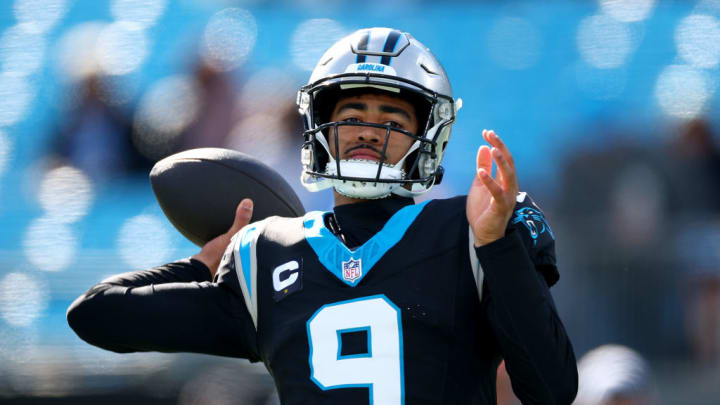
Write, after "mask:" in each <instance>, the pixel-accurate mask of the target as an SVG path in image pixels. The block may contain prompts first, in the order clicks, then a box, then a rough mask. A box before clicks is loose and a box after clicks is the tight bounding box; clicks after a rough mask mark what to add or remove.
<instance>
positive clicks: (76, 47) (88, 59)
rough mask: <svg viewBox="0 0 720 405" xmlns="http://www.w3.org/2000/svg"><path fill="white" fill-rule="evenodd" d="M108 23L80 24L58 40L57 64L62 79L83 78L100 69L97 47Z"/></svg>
mask: <svg viewBox="0 0 720 405" xmlns="http://www.w3.org/2000/svg"><path fill="white" fill-rule="evenodd" d="M106 25H107V24H105V23H102V22H96V21H93V22H86V23H82V24H78V25H75V26H73V27H72V28H71V29H70V30H68V31H67V32H66V33H65V34H63V36H62V37H61V38H60V39H59V40H58V42H57V45H56V54H55V59H56V63H55V65H56V68H57V70H58V73H59V76H60V77H61V78H62V79H67V80H70V81H75V80H82V79H84V78H86V77H88V76H89V75H91V74H94V73H96V72H97V71H98V64H97V57H96V53H95V49H96V48H97V39H98V37H99V36H100V33H101V32H102V31H103V28H104V27H105V26H106Z"/></svg>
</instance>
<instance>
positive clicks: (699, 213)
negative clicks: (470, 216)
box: [0, 8, 720, 405]
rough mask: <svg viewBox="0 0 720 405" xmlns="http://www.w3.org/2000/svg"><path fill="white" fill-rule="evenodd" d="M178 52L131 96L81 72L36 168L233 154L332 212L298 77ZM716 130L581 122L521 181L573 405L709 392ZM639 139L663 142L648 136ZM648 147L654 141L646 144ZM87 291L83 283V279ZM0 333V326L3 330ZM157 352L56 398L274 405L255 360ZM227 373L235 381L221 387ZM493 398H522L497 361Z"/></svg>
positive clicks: (718, 318)
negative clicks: (547, 260) (569, 344)
mask: <svg viewBox="0 0 720 405" xmlns="http://www.w3.org/2000/svg"><path fill="white" fill-rule="evenodd" d="M719 9H720V8H719ZM719 29H720V28H719ZM90 34H91V35H92V32H90ZM188 54H192V55H194V56H193V57H192V58H191V59H190V62H189V63H188V65H187V67H186V69H185V70H186V72H183V73H182V74H177V75H174V76H170V77H167V78H165V79H163V82H162V83H158V84H157V85H156V86H155V90H154V91H150V92H148V94H147V95H146V97H143V98H142V99H140V100H138V101H134V102H128V101H127V98H126V97H125V92H126V90H127V89H126V87H127V86H132V84H131V83H125V82H123V81H122V80H121V79H118V78H122V76H118V75H112V74H108V73H107V72H103V71H102V70H101V69H89V70H83V72H82V74H78V75H76V76H75V77H74V79H73V81H72V82H71V83H69V84H67V87H66V91H63V93H62V94H61V95H59V96H58V97H59V100H58V104H62V105H63V114H61V115H59V117H61V118H60V119H59V120H58V121H57V122H54V123H53V125H52V126H51V130H50V132H51V135H50V137H49V138H50V139H51V141H49V142H47V143H45V144H44V147H45V148H46V149H45V150H43V151H42V152H41V155H42V162H43V165H44V167H43V170H46V171H49V170H51V169H53V168H58V167H63V166H71V167H73V168H76V169H79V170H80V171H82V172H83V173H84V174H85V175H86V176H88V178H89V179H90V181H91V182H92V184H94V185H95V186H96V187H99V189H100V190H102V187H103V185H106V184H110V183H112V182H115V181H118V180H123V179H128V178H135V179H136V178H142V179H143V181H145V179H146V177H147V174H148V172H149V170H150V168H151V167H152V165H153V164H154V163H155V162H157V161H158V160H160V159H162V158H163V157H166V156H169V155H171V154H173V153H176V152H179V151H183V150H187V149H190V148H199V147H221V148H231V149H235V150H238V151H241V152H245V153H248V154H250V155H252V156H254V157H256V158H258V159H260V160H262V161H263V162H265V163H267V164H268V165H270V166H271V167H273V168H274V169H276V170H277V171H278V172H280V173H281V174H282V175H283V177H285V178H286V179H287V180H288V183H290V184H291V185H292V186H293V188H294V189H295V191H296V192H297V193H298V195H299V196H300V198H301V200H302V201H303V203H304V205H305V207H306V209H308V210H311V209H327V208H329V207H330V205H329V204H330V201H331V200H330V198H329V196H328V195H327V194H325V193H320V194H313V193H309V192H307V191H306V190H305V189H304V188H302V186H301V185H300V183H299V181H298V179H299V174H300V162H299V160H300V153H299V151H300V145H301V143H302V141H303V139H302V136H301V133H302V123H301V121H300V117H299V115H298V114H297V108H296V106H295V93H296V91H297V88H298V86H299V85H301V84H303V83H302V82H303V81H304V80H305V77H304V76H303V77H298V76H297V72H295V71H292V70H290V69H288V70H283V69H278V68H272V69H265V70H260V71H252V70H250V69H247V70H245V69H244V68H243V67H238V66H239V65H237V64H236V65H228V64H227V63H226V62H227V61H224V62H223V60H221V59H222V58H220V59H218V58H219V57H218V56H217V55H214V54H213V53H212V52H202V51H188ZM463 119H464V118H463V114H462V113H461V114H460V120H463ZM716 122H717V121H715V120H714V117H712V116H711V115H710V114H708V115H702V114H699V115H696V116H692V117H688V118H684V119H674V120H667V121H664V122H663V123H661V124H659V125H658V127H657V128H660V130H658V129H657V128H652V129H649V128H641V127H636V126H631V125H628V126H625V127H622V126H621V125H614V124H615V123H613V122H604V123H603V125H598V124H595V123H590V122H587V123H581V124H579V125H578V124H575V127H573V128H572V129H568V131H572V132H576V134H575V136H576V137H580V136H582V137H588V138H593V139H599V140H600V141H597V142H592V143H580V144H579V146H574V147H571V148H566V150H565V153H564V155H563V156H560V157H559V158H558V161H557V162H555V163H554V164H555V167H556V168H557V169H556V172H557V173H560V175H559V176H558V178H556V179H552V183H553V184H555V186H554V187H553V188H552V190H554V191H553V192H552V193H550V192H548V191H547V189H544V188H543V184H542V182H540V183H538V182H535V183H533V184H529V185H528V189H527V191H530V192H531V193H532V194H533V195H534V196H540V197H539V198H537V197H536V198H535V199H536V200H538V201H539V202H540V205H541V207H542V208H543V210H544V211H545V213H546V216H547V217H548V219H549V222H550V225H551V226H552V227H553V231H554V234H555V236H556V239H557V241H558V243H557V250H558V261H559V268H560V274H561V279H560V282H559V284H558V285H557V287H554V288H553V294H554V297H555V300H556V304H557V306H558V308H559V313H560V315H561V316H562V317H563V321H564V323H565V325H566V326H567V328H568V332H569V335H570V337H571V339H572V341H573V344H574V346H575V351H576V355H577V357H578V359H579V364H578V366H579V371H580V391H579V393H578V398H577V400H576V402H575V403H576V404H577V405H650V404H659V403H682V402H675V401H682V397H673V396H672V395H673V392H675V391H677V393H678V394H677V395H678V396H680V395H682V393H684V392H687V390H683V389H680V388H678V389H677V390H673V389H669V388H667V387H668V385H672V384H678V387H679V385H680V384H683V383H685V382H687V381H689V380H694V383H697V384H701V383H702V382H703V381H707V384H706V385H702V387H703V388H707V387H710V388H711V389H714V390H715V391H714V392H717V382H718V381H720V145H719V142H720V128H717V126H716V125H717V124H716ZM618 128H621V129H618ZM478 129H479V128H478ZM496 129H497V130H498V131H499V132H501V133H502V128H496ZM646 131H654V132H659V133H653V134H652V135H651V136H648V135H649V134H648V133H646ZM578 134H582V135H578ZM0 135H2V134H0ZM454 136H455V137H458V136H462V134H458V133H455V135H454ZM649 138H651V139H653V140H654V141H653V142H647V140H648V139H649ZM0 141H2V138H1V137H0ZM511 141H512V140H511ZM517 143H520V142H517ZM511 144H512V142H511ZM0 146H2V145H1V144H0ZM2 152H3V151H2V150H1V148H0V155H1V154H2ZM449 159H452V156H450V157H449ZM0 163H2V162H0ZM448 177H449V176H447V175H446V178H445V182H446V184H444V185H443V187H442V188H440V189H439V190H436V191H435V192H434V194H433V196H434V197H438V198H442V197H450V196H452V194H455V193H459V192H462V190H463V189H464V187H465V185H466V184H467V182H466V181H465V180H466V179H453V178H448ZM521 188H523V186H522V173H521ZM533 188H536V189H533ZM158 264H160V263H158ZM0 275H1V274H0ZM91 284H92V280H87V286H88V287H89V286H90V285H91ZM2 333H3V329H2V325H0V337H2ZM8 347H9V346H8ZM0 355H5V354H4V353H0ZM165 356H168V358H169V360H167V362H168V366H167V367H164V368H163V370H162V371H156V370H154V371H152V372H147V373H144V372H143V371H142V370H137V376H139V377H137V376H136V377H137V378H135V379H131V378H127V376H118V375H113V376H105V377H106V378H107V379H109V380H111V381H110V382H108V381H105V380H102V379H103V378H104V377H103V375H102V371H100V372H98V373H85V374H83V375H80V376H77V378H78V382H76V383H75V385H74V386H73V390H69V391H62V396H67V397H71V398H74V399H73V400H72V401H73V402H72V403H94V402H97V401H99V400H102V403H107V404H112V403H126V402H128V401H132V402H134V403H136V405H139V404H142V403H145V402H143V401H146V402H147V403H151V402H152V403H154V404H159V403H179V404H183V405H189V404H218V405H223V404H278V403H279V401H278V399H277V397H276V395H275V392H274V388H273V385H272V381H271V380H270V377H269V376H268V375H267V374H266V373H265V372H264V371H263V370H262V367H260V366H257V365H248V364H247V363H246V362H245V361H236V360H229V359H217V358H209V357H203V356H194V355H191V356H182V355H180V356H176V355H165ZM0 358H2V356H0ZM28 373H30V372H28ZM30 374H32V373H30ZM229 375H232V376H233V378H232V379H227V377H228V376H229ZM21 376H24V377H23V378H28V379H29V378H36V376H31V375H24V374H22V375H21ZM16 377H17V376H16ZM16 377H13V374H12V373H11V372H9V371H7V370H6V369H4V368H3V366H2V365H0V402H2V401H4V400H5V399H7V400H8V401H9V402H8V403H30V401H31V400H32V399H33V389H28V390H27V391H22V390H18V389H17V387H18V386H20V387H25V386H30V385H31V384H30V385H29V384H26V383H23V384H19V385H18V384H16V383H14V382H13V381H12V379H13V378H16ZM100 380H102V382H101V383H98V381H100ZM713 381H714V382H713ZM88 387H90V388H88ZM158 387H163V388H162V389H159V388H158ZM39 392H40V393H46V392H52V390H49V391H43V389H42V388H40V389H39ZM663 393H664V394H665V397H664V398H663V396H662V395H661V394H663ZM701 396H702V395H701ZM25 401H27V402H25ZM48 401H49V400H48ZM710 401H711V402H708V403H712V399H711V400H710ZM48 403H50V402H48ZM498 403H499V404H503V405H510V404H517V403H518V402H517V400H516V399H515V398H514V397H513V395H512V390H511V383H510V381H509V380H508V378H507V374H506V373H505V372H504V367H503V366H502V365H501V367H500V370H499V375H498Z"/></svg>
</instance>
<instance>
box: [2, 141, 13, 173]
mask: <svg viewBox="0 0 720 405" xmlns="http://www.w3.org/2000/svg"><path fill="white" fill-rule="evenodd" d="M11 152H12V143H11V141H10V138H8V136H7V134H5V132H3V131H0V175H2V174H3V172H4V171H5V168H7V165H8V162H10V158H11V155H10V153H11Z"/></svg>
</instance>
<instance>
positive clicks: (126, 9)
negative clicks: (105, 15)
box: [110, 0, 167, 28]
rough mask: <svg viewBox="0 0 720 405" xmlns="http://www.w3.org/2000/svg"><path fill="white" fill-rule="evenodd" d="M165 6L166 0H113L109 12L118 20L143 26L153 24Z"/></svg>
mask: <svg viewBox="0 0 720 405" xmlns="http://www.w3.org/2000/svg"><path fill="white" fill-rule="evenodd" d="M166 7H167V0H113V1H112V3H111V4H110V14H112V16H113V17H115V19H116V20H119V21H132V22H134V23H136V24H138V25H140V26H141V27H143V28H147V27H150V26H152V25H153V24H155V22H157V20H158V18H160V16H162V14H163V13H164V12H165V9H166Z"/></svg>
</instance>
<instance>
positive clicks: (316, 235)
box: [303, 201, 428, 287]
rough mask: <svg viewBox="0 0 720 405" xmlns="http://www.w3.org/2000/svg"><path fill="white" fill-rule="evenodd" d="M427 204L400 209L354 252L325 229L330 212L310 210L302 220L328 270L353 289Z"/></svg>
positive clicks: (312, 244) (311, 243)
mask: <svg viewBox="0 0 720 405" xmlns="http://www.w3.org/2000/svg"><path fill="white" fill-rule="evenodd" d="M427 203H428V201H425V202H423V203H420V204H414V205H408V206H406V207H403V208H401V209H400V210H398V212H396V213H395V214H394V215H393V216H392V217H390V219H389V220H388V222H387V223H386V224H385V226H383V228H382V229H381V230H380V231H379V232H378V233H376V234H375V235H373V237H372V238H370V239H369V240H368V241H367V242H365V243H364V244H363V245H362V246H360V247H359V248H357V249H355V250H350V249H348V247H347V246H345V245H344V244H343V243H342V242H341V241H340V240H339V239H338V238H337V237H336V236H335V235H333V233H332V232H330V230H329V229H327V228H326V227H325V221H324V220H323V217H324V216H325V214H328V213H329V212H323V211H311V212H308V213H307V214H305V216H304V217H303V226H304V228H305V240H307V241H308V243H309V244H310V247H312V249H313V250H314V251H315V254H316V255H317V257H318V260H320V263H322V264H323V266H325V268H326V269H327V270H328V271H330V272H331V273H332V274H334V275H335V277H337V278H338V279H339V280H340V281H342V282H344V283H345V284H347V285H349V286H350V287H355V286H356V285H358V283H360V281H361V280H362V279H363V278H365V276H366V275H367V274H368V273H369V272H370V270H371V269H372V268H373V266H374V265H375V263H377V262H378V261H379V260H380V259H381V258H382V257H383V256H384V255H385V253H387V251H388V250H390V248H392V247H393V246H395V244H397V243H398V242H399V241H400V239H402V237H403V236H404V235H405V232H406V231H407V230H408V228H409V227H410V225H412V223H413V222H414V221H415V218H417V216H418V215H419V214H420V212H421V211H422V210H423V208H425V205H426V204H427Z"/></svg>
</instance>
